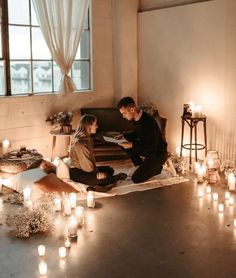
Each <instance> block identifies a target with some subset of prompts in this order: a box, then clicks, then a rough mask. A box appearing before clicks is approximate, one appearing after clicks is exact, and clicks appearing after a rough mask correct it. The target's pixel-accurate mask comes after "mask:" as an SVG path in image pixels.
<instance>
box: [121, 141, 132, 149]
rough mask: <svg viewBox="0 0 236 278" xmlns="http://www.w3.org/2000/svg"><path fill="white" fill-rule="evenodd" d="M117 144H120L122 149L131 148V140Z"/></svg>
mask: <svg viewBox="0 0 236 278" xmlns="http://www.w3.org/2000/svg"><path fill="white" fill-rule="evenodd" d="M118 145H120V146H122V147H123V148H124V149H131V148H133V143H132V142H124V143H120V144H118Z"/></svg>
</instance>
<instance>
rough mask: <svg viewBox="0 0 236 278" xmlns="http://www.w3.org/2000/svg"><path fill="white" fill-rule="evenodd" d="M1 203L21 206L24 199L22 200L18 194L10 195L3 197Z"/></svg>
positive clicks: (21, 196)
mask: <svg viewBox="0 0 236 278" xmlns="http://www.w3.org/2000/svg"><path fill="white" fill-rule="evenodd" d="M3 202H4V203H10V204H18V205H21V204H23V202H24V198H23V195H22V194H20V193H12V194H8V195H6V196H3Z"/></svg>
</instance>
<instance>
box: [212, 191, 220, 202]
mask: <svg viewBox="0 0 236 278" xmlns="http://www.w3.org/2000/svg"><path fill="white" fill-rule="evenodd" d="M218 198H219V195H218V193H216V192H215V193H213V200H214V201H218Z"/></svg>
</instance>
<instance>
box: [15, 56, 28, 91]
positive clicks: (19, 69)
mask: <svg viewBox="0 0 236 278" xmlns="http://www.w3.org/2000/svg"><path fill="white" fill-rule="evenodd" d="M11 90H12V94H13V95H20V94H28V93H30V92H31V78H30V63H29V62H25V61H21V62H18V61H17V62H15V61H14V62H11Z"/></svg>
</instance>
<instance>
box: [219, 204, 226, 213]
mask: <svg viewBox="0 0 236 278" xmlns="http://www.w3.org/2000/svg"><path fill="white" fill-rule="evenodd" d="M224 207H225V206H224V204H218V211H219V212H223V211H224Z"/></svg>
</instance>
